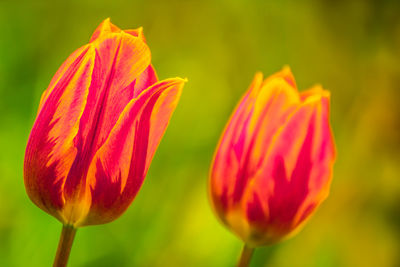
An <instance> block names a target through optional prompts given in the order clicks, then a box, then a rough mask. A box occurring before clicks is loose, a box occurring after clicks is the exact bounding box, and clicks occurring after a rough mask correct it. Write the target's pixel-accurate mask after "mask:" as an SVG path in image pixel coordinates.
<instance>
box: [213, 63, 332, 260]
mask: <svg viewBox="0 0 400 267" xmlns="http://www.w3.org/2000/svg"><path fill="white" fill-rule="evenodd" d="M329 100H330V94H329V92H328V91H326V90H323V89H322V88H321V87H320V86H315V87H313V88H311V89H309V90H307V91H304V92H302V93H299V92H298V91H297V87H296V83H295V80H294V78H293V75H292V73H291V71H290V69H289V68H288V67H285V68H284V69H283V70H282V71H281V72H278V73H276V74H274V75H272V76H271V77H269V78H267V79H265V80H264V81H263V76H262V74H261V73H257V74H256V75H255V78H254V80H253V83H252V84H251V86H250V88H249V89H248V91H247V92H246V94H245V95H244V96H243V98H242V99H241V101H240V102H239V104H238V106H237V107H236V110H235V111H234V112H233V115H232V117H231V118H230V120H229V122H228V124H227V126H226V128H225V130H224V133H223V134H222V137H221V139H220V142H219V145H218V146H217V149H216V152H215V156H214V160H213V163H212V166H211V170H210V181H209V191H210V197H211V203H212V206H213V208H214V210H215V213H216V214H217V216H218V217H219V219H220V220H221V222H222V223H223V224H224V225H225V226H226V227H228V228H229V229H230V230H231V231H232V232H233V233H234V234H236V235H237V236H238V237H239V238H240V239H241V240H242V241H243V242H244V243H245V247H244V250H243V254H242V259H241V260H242V263H241V264H239V266H246V264H244V262H245V261H249V260H250V257H251V253H252V251H253V249H254V248H255V247H258V246H265V245H271V244H274V243H276V242H278V241H280V240H282V239H285V238H288V237H289V236H290V235H293V234H294V233H295V232H297V231H298V230H299V229H300V228H301V226H302V225H304V223H305V222H306V221H307V219H308V218H309V217H310V216H311V215H312V214H313V213H314V212H315V210H316V208H317V207H318V206H319V205H320V204H321V202H322V201H324V200H325V198H326V197H327V196H328V192H329V186H330V183H331V179H332V169H333V163H334V160H335V154H336V152H335V146H334V141H333V135H332V130H331V127H330V124H329ZM246 258H247V259H246Z"/></svg>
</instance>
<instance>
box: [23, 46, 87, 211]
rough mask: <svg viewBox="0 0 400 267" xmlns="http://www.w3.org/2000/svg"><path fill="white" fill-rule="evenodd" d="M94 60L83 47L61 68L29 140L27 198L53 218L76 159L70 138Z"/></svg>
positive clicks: (81, 107)
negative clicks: (77, 54) (72, 59)
mask: <svg viewBox="0 0 400 267" xmlns="http://www.w3.org/2000/svg"><path fill="white" fill-rule="evenodd" d="M73 58H75V55H74V54H73ZM93 60H94V50H93V49H90V48H88V47H86V49H85V50H84V51H83V52H81V53H80V54H79V56H77V57H76V58H75V60H74V61H73V62H69V63H68V64H66V66H64V67H63V68H62V72H60V75H61V73H62V75H61V76H60V77H58V78H57V79H56V80H54V81H53V82H54V88H52V89H51V90H49V91H48V93H47V94H48V95H47V96H46V99H45V100H44V101H43V102H42V108H41V109H40V111H39V114H38V116H37V118H36V121H35V124H34V126H33V128H32V131H31V134H30V137H29V140H28V145H27V149H26V154H25V164H24V174H25V175H24V178H25V184H26V189H27V192H28V195H29V196H30V198H31V199H32V201H33V202H34V203H35V204H37V205H38V206H39V207H41V208H42V209H44V210H46V211H47V212H49V213H50V214H52V215H54V216H56V217H57V216H58V215H57V214H55V212H56V211H58V210H60V208H61V207H62V206H63V204H64V197H63V194H62V188H63V185H64V182H65V179H66V176H67V174H68V171H69V169H70V167H71V164H72V162H73V161H74V159H75V156H76V149H75V148H74V145H73V138H74V137H75V135H76V134H77V131H78V124H79V119H80V117H81V115H82V112H83V109H84V107H85V103H86V98H87V94H88V88H89V85H90V82H91V74H92V70H93V65H94V62H93ZM49 88H50V87H49ZM58 218H59V217H58Z"/></svg>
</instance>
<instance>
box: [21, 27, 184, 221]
mask: <svg viewBox="0 0 400 267" xmlns="http://www.w3.org/2000/svg"><path fill="white" fill-rule="evenodd" d="M183 84H184V80H182V79H180V78H173V79H167V80H163V81H158V78H157V76H156V73H155V70H154V68H153V66H152V65H151V56H150V49H149V47H148V46H147V44H146V42H145V39H144V36H143V33H142V29H141V28H139V29H137V30H124V31H123V30H121V29H119V28H118V27H116V26H115V25H113V24H111V23H110V20H109V19H107V20H105V21H104V22H103V23H101V24H100V26H99V27H98V28H97V29H96V30H95V32H94V33H93V35H92V37H91V39H90V42H89V43H88V44H86V45H84V46H83V47H81V48H79V49H77V50H76V51H75V52H73V53H72V54H71V55H70V56H69V57H68V58H67V59H66V61H65V62H64V63H63V64H62V66H61V67H60V68H59V70H58V71H57V73H56V74H55V76H54V77H53V79H52V80H51V82H50V85H49V87H48V88H47V90H46V91H45V92H44V93H43V95H42V98H41V100H40V104H39V110H38V114H37V117H36V120H35V123H34V125H33V128H32V131H31V134H30V136H29V140H28V144H27V148H26V154H25V163H24V181H25V187H26V191H27V193H28V195H29V197H30V199H31V200H32V201H33V202H34V203H35V204H36V205H37V206H39V207H40V208H41V209H42V210H44V211H46V212H47V213H49V214H51V215H52V216H54V217H56V218H57V219H58V220H59V221H61V222H62V223H63V224H64V225H67V226H71V227H73V228H77V227H81V226H85V225H93V224H103V223H107V222H110V221H113V220H115V219H116V218H118V217H119V216H120V215H121V214H122V213H123V212H124V211H125V210H126V209H127V208H128V206H129V205H130V203H131V202H132V201H133V199H134V197H135V196H136V194H137V193H138V191H139V189H140V187H141V185H142V183H143V180H144V178H145V176H146V173H147V170H148V168H149V166H150V163H151V160H152V158H153V155H154V153H155V151H156V148H157V146H158V144H159V142H160V140H161V138H162V136H163V134H164V131H165V130H166V127H167V125H168V122H169V120H170V117H171V115H172V113H173V111H174V110H175V107H176V105H177V103H178V101H179V97H180V95H181V90H182V87H183Z"/></svg>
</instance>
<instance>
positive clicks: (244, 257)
mask: <svg viewBox="0 0 400 267" xmlns="http://www.w3.org/2000/svg"><path fill="white" fill-rule="evenodd" d="M253 252H254V248H252V247H249V246H248V245H246V244H244V245H243V249H242V253H241V255H240V259H239V261H238V264H237V267H248V266H250V261H251V257H252V256H253Z"/></svg>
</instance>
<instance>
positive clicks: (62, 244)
mask: <svg viewBox="0 0 400 267" xmlns="http://www.w3.org/2000/svg"><path fill="white" fill-rule="evenodd" d="M76 230H77V229H76V228H74V227H73V226H71V225H63V228H62V231H61V236H60V241H59V243H58V248H57V254H56V258H55V259H54V264H53V267H66V266H67V263H68V258H69V254H70V252H71V247H72V243H73V242H74V238H75V234H76Z"/></svg>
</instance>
